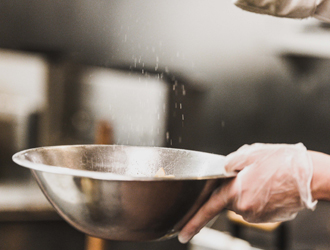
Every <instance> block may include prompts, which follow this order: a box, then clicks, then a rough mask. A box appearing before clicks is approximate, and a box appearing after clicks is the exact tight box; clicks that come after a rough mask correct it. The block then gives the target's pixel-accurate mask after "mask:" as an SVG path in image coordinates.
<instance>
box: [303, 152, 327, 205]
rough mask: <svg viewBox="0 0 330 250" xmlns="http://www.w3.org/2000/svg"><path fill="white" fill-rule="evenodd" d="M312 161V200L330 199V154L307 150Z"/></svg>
mask: <svg viewBox="0 0 330 250" xmlns="http://www.w3.org/2000/svg"><path fill="white" fill-rule="evenodd" d="M308 153H309V155H310V156H311V158H312V162H313V178H312V182H311V190H312V196H313V199H314V200H325V201H330V155H327V154H324V153H320V152H315V151H308Z"/></svg>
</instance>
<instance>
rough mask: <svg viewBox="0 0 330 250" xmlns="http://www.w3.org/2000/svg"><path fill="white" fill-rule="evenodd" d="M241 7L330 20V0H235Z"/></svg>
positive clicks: (279, 14) (259, 11)
mask: <svg viewBox="0 0 330 250" xmlns="http://www.w3.org/2000/svg"><path fill="white" fill-rule="evenodd" d="M233 2H234V4H235V5H236V6H238V7H240V8H241V9H244V10H247V11H251V12H256V13H260V14H268V15H272V16H279V17H291V18H306V17H315V18H318V19H320V20H322V21H325V22H330V0H233Z"/></svg>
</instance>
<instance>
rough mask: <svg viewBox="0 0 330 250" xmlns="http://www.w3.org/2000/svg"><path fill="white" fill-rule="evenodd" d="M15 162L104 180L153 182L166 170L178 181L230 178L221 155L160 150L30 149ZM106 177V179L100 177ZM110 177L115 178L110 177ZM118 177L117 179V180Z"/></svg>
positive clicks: (100, 147)
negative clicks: (117, 179) (155, 177)
mask: <svg viewBox="0 0 330 250" xmlns="http://www.w3.org/2000/svg"><path fill="white" fill-rule="evenodd" d="M13 160H14V161H15V162H16V163H17V164H19V165H22V166H24V167H28V168H30V169H34V170H40V171H46V172H54V173H63V174H72V175H77V176H82V175H83V176H86V175H87V176H89V177H95V178H98V179H99V178H101V179H107V178H119V179H120V178H123V179H127V178H128V179H129V178H132V179H150V178H154V176H155V174H156V172H157V171H158V170H159V169H160V168H163V169H164V170H165V173H166V175H172V176H174V178H176V179H189V178H213V177H214V178H219V177H221V176H227V175H228V173H226V171H225V169H224V166H223V165H224V157H223V156H221V155H215V154H209V153H203V152H197V151H189V150H180V149H170V148H156V147H134V146H120V145H76V146H54V147H42V148H35V149H29V150H25V151H22V152H19V153H17V154H15V155H14V156H13ZM100 173H102V176H100V175H99V174H100ZM105 173H110V174H111V175H106V174H105ZM115 176H116V177H115Z"/></svg>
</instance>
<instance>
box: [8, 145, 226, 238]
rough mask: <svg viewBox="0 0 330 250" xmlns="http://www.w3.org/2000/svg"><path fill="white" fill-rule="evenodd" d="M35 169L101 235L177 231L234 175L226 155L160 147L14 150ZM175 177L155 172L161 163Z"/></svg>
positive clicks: (58, 203) (70, 216) (52, 197)
mask: <svg viewBox="0 0 330 250" xmlns="http://www.w3.org/2000/svg"><path fill="white" fill-rule="evenodd" d="M13 160H14V162H16V163H17V164H18V165H21V166H24V167H27V168H29V169H31V171H32V173H33V175H34V177H35V178H36V180H37V182H38V184H39V186H40V188H41V189H42V191H43V193H44V194H45V196H46V197H47V199H48V200H49V202H50V203H51V204H52V205H53V206H54V208H55V209H56V211H57V212H58V213H59V214H60V215H61V216H62V217H63V218H64V219H65V220H66V221H67V222H68V223H70V224H71V225H72V226H73V227H75V228H76V229H78V230H80V231H82V232H84V233H86V234H88V235H92V236H95V237H98V238H103V239H110V240H121V241H150V240H160V239H167V238H171V237H174V236H176V235H177V234H178V232H179V231H180V229H181V228H182V227H183V226H184V225H185V223H187V222H188V220H189V219H190V218H191V217H192V216H193V215H194V213H195V212H196V211H197V210H198V209H199V208H200V207H201V206H202V204H203V203H204V202H205V201H206V200H207V199H208V197H209V196H210V194H211V193H212V192H213V190H215V189H216V188H218V187H220V186H221V185H222V183H223V182H224V181H225V180H226V179H227V178H229V177H230V176H231V175H229V174H227V173H226V172H225V170H224V163H223V162H224V157H223V156H220V155H214V154H208V153H202V152H196V151H188V150H179V149H169V148H155V147H133V146H119V145H74V146H54V147H42V148H35V149H28V150H25V151H21V152H18V153H16V154H15V155H14V156H13ZM161 167H163V168H164V170H165V172H166V174H168V175H173V176H174V177H173V176H172V177H155V174H156V172H157V171H158V170H159V168H161Z"/></svg>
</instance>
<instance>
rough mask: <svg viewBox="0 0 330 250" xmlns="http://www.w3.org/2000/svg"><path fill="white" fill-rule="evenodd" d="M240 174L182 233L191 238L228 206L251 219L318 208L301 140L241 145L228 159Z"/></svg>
mask: <svg viewBox="0 0 330 250" xmlns="http://www.w3.org/2000/svg"><path fill="white" fill-rule="evenodd" d="M225 164H226V165H225V167H226V170H227V171H228V172H232V171H237V172H238V174H237V176H236V177H235V178H234V179H233V180H231V181H230V182H228V183H227V184H226V185H224V186H222V187H220V188H219V189H218V190H216V191H215V192H214V193H213V194H212V196H211V197H210V199H209V200H208V201H207V202H206V203H205V204H204V206H203V207H202V208H201V209H200V210H199V211H198V212H197V213H196V215H195V216H194V217H193V218H192V219H191V220H190V221H189V222H188V223H187V225H186V226H185V227H184V228H183V230H182V231H181V233H180V234H179V240H180V241H181V242H183V243H184V242H187V241H188V240H189V239H190V238H191V237H192V236H193V235H195V234H196V233H197V232H198V231H199V230H200V229H201V228H202V227H203V226H205V225H206V223H207V222H208V221H209V220H211V219H212V218H213V217H214V216H215V215H217V214H218V213H219V212H220V211H221V210H222V209H224V208H228V209H230V210H233V211H234V212H236V213H238V214H240V215H242V216H243V218H244V219H245V220H246V221H248V222H253V223H259V222H275V221H286V220H291V219H293V218H294V217H295V216H296V215H297V213H298V212H299V211H300V210H302V209H304V208H309V209H314V208H315V206H316V201H314V202H313V198H312V194H311V180H312V176H313V164H312V160H311V158H310V156H309V154H308V152H307V149H306V148H305V146H304V145H303V144H301V143H299V144H295V145H288V144H261V143H257V144H252V145H245V146H243V147H241V148H239V149H238V150H237V151H236V152H234V153H232V154H229V155H228V156H227V157H226V160H225Z"/></svg>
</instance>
